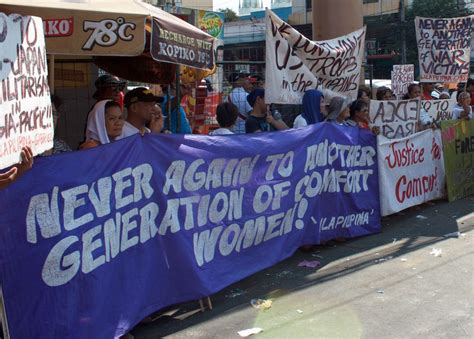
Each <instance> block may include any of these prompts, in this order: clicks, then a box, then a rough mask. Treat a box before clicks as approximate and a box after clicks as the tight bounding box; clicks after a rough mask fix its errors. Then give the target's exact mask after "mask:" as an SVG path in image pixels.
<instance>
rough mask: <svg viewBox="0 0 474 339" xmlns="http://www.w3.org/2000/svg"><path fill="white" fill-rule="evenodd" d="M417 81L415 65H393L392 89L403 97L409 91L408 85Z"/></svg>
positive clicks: (399, 97)
mask: <svg viewBox="0 0 474 339" xmlns="http://www.w3.org/2000/svg"><path fill="white" fill-rule="evenodd" d="M413 81H415V65H393V71H392V91H393V94H395V95H396V96H397V98H398V99H401V98H402V97H403V96H404V95H405V94H406V93H408V85H410V84H411V83H413Z"/></svg>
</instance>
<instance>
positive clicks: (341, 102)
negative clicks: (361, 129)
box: [326, 97, 354, 126]
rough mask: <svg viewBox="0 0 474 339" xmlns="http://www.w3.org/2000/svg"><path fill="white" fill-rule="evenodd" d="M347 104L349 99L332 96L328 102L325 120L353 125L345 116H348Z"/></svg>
mask: <svg viewBox="0 0 474 339" xmlns="http://www.w3.org/2000/svg"><path fill="white" fill-rule="evenodd" d="M349 105H350V101H349V99H347V98H341V97H334V98H332V99H331V101H330V102H329V106H328V115H327V117H326V121H329V122H335V123H337V124H339V125H345V126H353V125H354V124H353V123H351V122H350V121H349V122H348V121H347V118H349V116H350V110H349Z"/></svg>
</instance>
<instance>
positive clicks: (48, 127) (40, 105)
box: [0, 13, 54, 168]
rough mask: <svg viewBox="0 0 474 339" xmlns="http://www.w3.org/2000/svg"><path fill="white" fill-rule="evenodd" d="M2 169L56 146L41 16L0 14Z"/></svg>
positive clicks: (0, 157) (0, 160) (0, 159)
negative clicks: (26, 151) (25, 153)
mask: <svg viewBox="0 0 474 339" xmlns="http://www.w3.org/2000/svg"><path fill="white" fill-rule="evenodd" d="M0 27H3V30H2V32H1V34H0V80H1V82H2V86H0V168H5V167H8V166H10V165H13V164H15V163H17V162H18V161H19V160H20V152H21V148H22V147H23V146H30V147H31V148H32V150H33V154H34V155H37V154H40V153H42V152H44V151H46V150H48V149H50V148H52V147H53V133H54V128H53V117H52V109H51V100H50V93H49V86H48V68H47V66H48V63H47V59H46V47H45V43H44V34H43V22H42V20H41V18H38V17H30V16H19V15H17V14H11V15H10V16H7V15H5V14H4V13H0Z"/></svg>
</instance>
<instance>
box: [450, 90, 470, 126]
mask: <svg viewBox="0 0 474 339" xmlns="http://www.w3.org/2000/svg"><path fill="white" fill-rule="evenodd" d="M456 99H457V100H458V103H457V104H456V106H454V108H453V119H464V120H469V119H472V118H473V115H472V107H471V106H470V104H471V94H470V93H469V92H458V95H457V97H456Z"/></svg>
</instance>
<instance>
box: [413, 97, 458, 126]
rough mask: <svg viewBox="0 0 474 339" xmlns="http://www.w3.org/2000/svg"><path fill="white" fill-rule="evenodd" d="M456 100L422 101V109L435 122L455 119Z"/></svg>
mask: <svg viewBox="0 0 474 339" xmlns="http://www.w3.org/2000/svg"><path fill="white" fill-rule="evenodd" d="M456 102H457V101H456V99H438V100H421V109H422V110H425V111H426V112H427V113H428V115H429V116H430V118H431V119H432V120H433V121H436V122H439V121H442V120H452V119H453V108H454V106H456Z"/></svg>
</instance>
